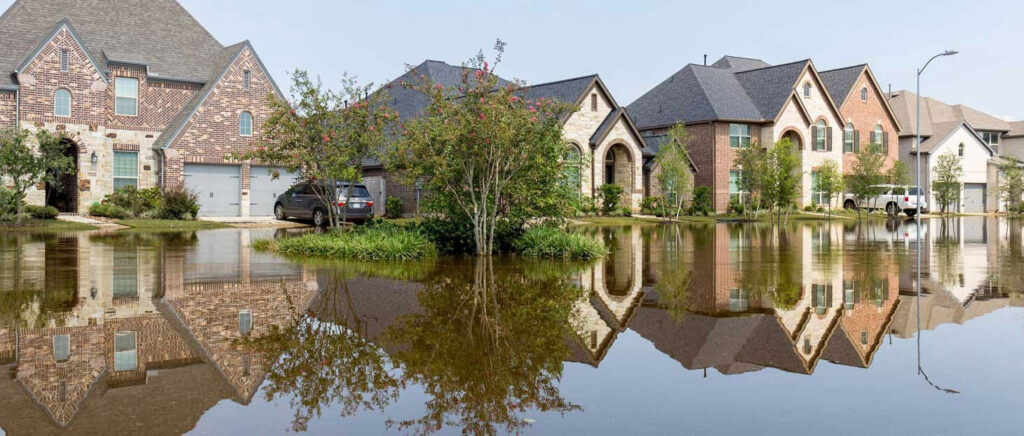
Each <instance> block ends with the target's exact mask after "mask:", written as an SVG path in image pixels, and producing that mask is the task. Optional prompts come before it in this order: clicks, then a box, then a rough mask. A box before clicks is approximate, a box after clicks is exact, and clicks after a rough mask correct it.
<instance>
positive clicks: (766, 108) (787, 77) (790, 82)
mask: <svg viewBox="0 0 1024 436" xmlns="http://www.w3.org/2000/svg"><path fill="white" fill-rule="evenodd" d="M809 64H810V61H809V60H806V59H805V60H802V61H796V62H791V63H788V64H783V65H776V66H772V67H765V68H758V69H755V70H748V71H743V72H740V73H737V74H736V80H738V81H739V82H740V84H741V85H743V88H744V89H745V90H746V91H747V95H748V96H750V101H752V102H753V103H754V106H756V107H757V109H758V110H759V111H760V112H761V118H763V119H766V120H774V119H775V117H776V116H778V114H779V112H781V111H782V107H783V105H785V103H786V99H788V98H789V97H790V96H791V95H792V94H793V89H794V88H796V85H797V83H796V82H797V80H799V79H800V75H802V74H803V72H804V69H805V68H807V66H808V65H809Z"/></svg>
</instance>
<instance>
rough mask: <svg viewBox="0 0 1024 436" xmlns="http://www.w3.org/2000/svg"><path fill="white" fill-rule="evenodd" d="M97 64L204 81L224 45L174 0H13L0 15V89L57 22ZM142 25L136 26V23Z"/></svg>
mask: <svg viewBox="0 0 1024 436" xmlns="http://www.w3.org/2000/svg"><path fill="white" fill-rule="evenodd" d="M63 19H67V20H68V22H69V23H70V24H71V25H72V26H73V27H74V29H75V30H76V31H77V33H78V35H79V36H80V37H81V39H82V42H83V43H84V44H85V46H86V49H87V50H89V52H90V54H91V55H92V57H93V58H94V59H96V60H97V61H99V62H101V63H105V62H106V61H110V60H115V61H121V62H131V63H137V64H144V65H148V66H149V70H150V74H151V75H152V76H157V77H164V78H175V79H187V80H191V81H195V82H198V83H205V82H206V81H207V80H208V79H209V78H210V77H211V76H213V75H215V74H217V73H219V71H217V65H218V61H219V60H220V54H221V51H222V50H223V49H224V47H223V46H222V45H221V44H220V43H219V42H217V40H216V39H215V38H214V37H213V36H212V35H210V33H209V32H207V31H206V29H204V28H203V27H202V26H201V25H200V24H199V23H198V22H197V21H196V20H195V19H194V18H193V17H192V15H190V14H189V13H188V11H186V10H185V8H183V7H182V6H181V5H180V4H178V2H177V1H174V0H119V1H117V2H112V1H99V0H16V1H15V2H14V4H12V5H11V7H10V8H8V9H7V11H6V12H4V14H3V15H2V16H0V41H2V43H0V85H12V84H14V83H15V82H14V77H13V72H14V70H15V69H16V68H18V66H19V65H21V64H22V62H24V61H25V59H26V58H27V57H29V56H30V55H31V54H32V52H33V51H34V50H35V49H36V48H37V47H38V46H39V44H40V43H41V42H43V38H45V37H47V36H49V34H50V32H51V31H52V30H53V29H54V26H56V25H57V23H59V22H60V21H61V20H63ZM143 23H144V24H145V25H142V24H143Z"/></svg>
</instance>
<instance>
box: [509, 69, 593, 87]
mask: <svg viewBox="0 0 1024 436" xmlns="http://www.w3.org/2000/svg"><path fill="white" fill-rule="evenodd" d="M591 77H598V74H597V73H595V74H588V75H585V76H579V77H571V78H568V79H562V80H555V81H553V82H543V83H537V84H534V85H528V86H524V87H522V88H521V89H529V88H535V87H538V86H544V85H554V84H556V83H564V82H571V81H573V80H580V79H586V78H591Z"/></svg>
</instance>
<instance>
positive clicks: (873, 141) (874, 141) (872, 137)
mask: <svg viewBox="0 0 1024 436" xmlns="http://www.w3.org/2000/svg"><path fill="white" fill-rule="evenodd" d="M875 144H878V139H876V138H875V131H874V130H872V131H871V145H875Z"/></svg>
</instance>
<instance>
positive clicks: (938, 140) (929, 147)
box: [911, 121, 996, 157]
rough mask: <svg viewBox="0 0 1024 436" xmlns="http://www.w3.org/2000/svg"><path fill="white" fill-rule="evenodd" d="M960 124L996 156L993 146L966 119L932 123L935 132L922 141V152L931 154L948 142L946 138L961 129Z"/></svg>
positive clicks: (990, 154) (991, 154)
mask: <svg viewBox="0 0 1024 436" xmlns="http://www.w3.org/2000/svg"><path fill="white" fill-rule="evenodd" d="M921 124H924V122H922V123H921ZM960 126H963V127H964V128H965V129H967V131H968V132H969V133H970V134H971V136H972V137H974V139H976V140H978V143H979V144H981V145H982V146H983V147H985V150H987V151H988V154H989V156H990V157H991V156H995V154H996V152H995V150H992V147H989V145H988V144H987V143H985V141H984V140H982V139H981V135H979V134H978V132H977V131H975V130H974V129H973V128H971V125H970V124H969V123H967V122H966V121H953V122H949V123H938V124H934V125H932V132H933V133H934V134H933V135H932V136H930V137H928V139H925V140H923V141H921V153H924V154H931V152H933V151H935V148H936V147H938V146H939V145H941V144H942V143H944V142H946V139H948V138H949V137H950V136H953V134H954V133H956V131H957V130H959V129H960ZM911 153H912V154H913V153H914V152H913V151H911Z"/></svg>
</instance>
